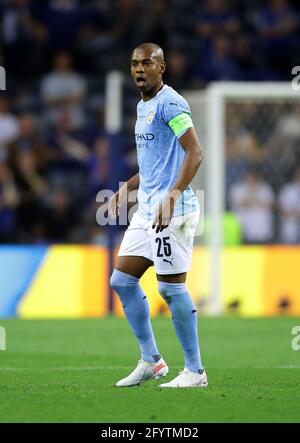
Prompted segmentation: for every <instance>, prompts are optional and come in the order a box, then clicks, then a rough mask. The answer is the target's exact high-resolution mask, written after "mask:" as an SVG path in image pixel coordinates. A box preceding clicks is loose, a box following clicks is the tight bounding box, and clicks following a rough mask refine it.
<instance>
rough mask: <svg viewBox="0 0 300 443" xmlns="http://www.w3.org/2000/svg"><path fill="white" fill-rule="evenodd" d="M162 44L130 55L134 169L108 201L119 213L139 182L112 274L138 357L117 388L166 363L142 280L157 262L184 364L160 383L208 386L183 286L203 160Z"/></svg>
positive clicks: (157, 374)
mask: <svg viewBox="0 0 300 443" xmlns="http://www.w3.org/2000/svg"><path fill="white" fill-rule="evenodd" d="M165 69H166V63H165V61H164V53H163V50H162V49H161V48H160V47H159V46H157V45H156V44H153V43H144V44H142V45H140V46H138V47H137V48H136V49H135V50H134V51H133V53H132V56H131V76H132V78H133V81H134V82H135V84H136V86H137V88H138V89H139V91H140V94H141V100H140V102H139V103H138V105H137V121H136V126H135V140H136V148H137V157H138V165H139V172H138V173H137V174H136V175H134V176H133V177H132V178H130V179H129V180H128V182H127V183H126V184H125V185H123V186H122V187H121V188H120V189H119V191H118V192H116V193H115V194H114V196H113V197H112V198H111V199H110V202H109V213H110V215H111V216H112V217H116V216H117V215H118V213H119V208H120V206H121V205H122V203H124V202H125V201H126V199H127V193H128V191H131V190H134V189H137V188H138V210H137V212H136V213H135V214H134V216H133V217H132V220H131V223H130V225H129V227H128V229H127V231H126V232H125V235H124V238H123V241H122V244H121V246H120V250H119V254H118V259H117V263H116V267H115V269H114V271H113V274H112V276H111V279H110V284H111V286H112V288H113V289H114V290H115V291H116V292H117V294H118V296H119V298H120V300H121V302H122V305H123V309H124V312H125V316H126V318H127V320H128V322H129V324H130V326H131V328H132V330H133V332H134V334H135V336H136V338H137V341H138V343H139V346H140V350H141V359H140V360H139V362H138V365H137V367H136V368H135V369H134V371H133V372H132V373H131V374H129V375H128V377H126V378H123V379H122V380H120V381H118V382H117V384H116V386H119V387H125V386H134V385H140V384H142V383H144V382H145V381H147V380H151V379H159V378H161V377H165V376H166V375H167V374H168V372H169V369H168V366H167V364H166V363H165V361H164V359H163V358H162V356H161V355H160V352H159V350H158V347H157V344H156V341H155V338H154V334H153V330H152V326H151V322H150V315H149V304H148V301H147V298H146V296H145V294H144V293H143V291H142V289H141V287H140V284H139V279H140V278H141V276H142V275H143V274H144V272H145V271H146V270H147V269H148V268H149V266H153V264H154V267H155V271H156V275H157V280H158V290H159V293H160V294H161V296H162V297H163V298H164V300H165V301H166V302H167V304H168V307H169V309H170V311H171V314H172V320H173V324H174V327H175V331H176V335H177V337H178V339H179V341H180V344H181V347H182V349H183V353H184V369H183V370H182V371H180V372H179V375H178V376H177V377H176V378H175V379H173V380H171V381H170V382H169V383H164V384H161V385H160V387H162V388H185V387H206V386H207V385H208V382H207V377H206V373H205V370H204V368H203V365H202V362H201V357H200V350H199V343H198V330H197V312H196V309H195V306H194V304H193V302H192V299H191V297H190V295H189V293H188V291H187V288H186V285H185V280H186V273H187V271H188V269H189V266H190V262H191V256H192V247H193V238H194V233H195V229H196V226H197V224H198V219H199V206H198V202H197V199H196V196H195V194H194V193H193V191H192V189H191V187H190V186H189V184H190V182H191V180H192V179H193V177H194V175H195V174H196V172H197V170H198V168H199V166H200V163H201V161H202V153H201V149H200V144H199V141H198V138H197V135H196V132H195V130H194V128H193V122H192V119H191V111H190V108H189V105H188V103H187V102H186V100H185V99H184V98H183V97H182V96H181V95H179V94H178V93H177V92H176V91H175V90H174V89H172V88H171V87H170V86H168V85H165V84H164V83H163V80H162V76H163V73H164V72H165Z"/></svg>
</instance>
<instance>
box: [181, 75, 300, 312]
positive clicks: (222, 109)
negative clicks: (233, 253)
mask: <svg viewBox="0 0 300 443" xmlns="http://www.w3.org/2000/svg"><path fill="white" fill-rule="evenodd" d="M183 95H184V96H186V97H192V111H193V114H194V115H195V114H196V116H197V118H195V117H194V124H195V127H196V130H197V128H198V129H199V126H200V124H199V121H198V119H199V118H200V119H202V120H203V121H205V122H206V128H205V131H204V132H205V134H204V136H203V137H202V134H201V131H199V132H200V134H199V135H200V140H201V141H202V140H203V141H202V145H203V150H204V158H205V208H206V209H205V210H206V213H207V214H208V216H209V220H210V238H209V241H208V244H207V246H208V248H209V255H210V264H209V269H210V294H209V306H208V312H209V313H211V314H213V315H218V314H220V313H222V312H223V306H222V301H221V286H222V265H221V252H222V249H223V247H224V239H223V228H222V218H223V214H224V213H225V210H226V196H225V188H226V183H225V181H226V180H225V178H226V150H225V147H226V142H227V140H226V137H227V135H226V125H227V123H228V122H227V119H228V115H227V114H228V110H227V107H228V104H230V103H234V104H235V106H236V112H238V111H239V104H241V105H240V106H241V107H242V106H243V103H244V104H246V105H247V104H249V103H250V104H251V106H252V107H253V106H254V107H255V106H256V107H258V109H259V106H261V105H266V106H267V107H268V106H271V108H272V106H273V107H274V108H276V107H278V105H280V106H281V107H282V110H281V111H279V112H282V114H284V105H286V106H287V105H289V104H290V103H292V104H295V103H300V92H299V91H296V90H294V89H293V88H292V85H291V83H283V82H268V83H262V82H259V83H253V82H218V83H212V84H210V85H209V87H208V88H207V89H206V90H205V91H204V92H203V91H187V92H186V93H183ZM203 101H205V104H206V105H205V107H203ZM197 102H198V103H199V106H201V109H202V110H205V113H203V114H202V115H199V114H198V115H197ZM271 108H270V109H271ZM277 112H278V111H277ZM271 113H272V111H271ZM257 120H259V113H258V117H257ZM274 121H275V116H274ZM261 124H262V122H260V121H257V125H261ZM201 125H203V122H201Z"/></svg>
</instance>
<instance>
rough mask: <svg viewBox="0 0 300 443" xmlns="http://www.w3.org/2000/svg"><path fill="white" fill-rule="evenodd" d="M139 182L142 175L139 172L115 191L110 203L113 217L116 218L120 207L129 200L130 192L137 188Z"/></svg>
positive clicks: (109, 208) (110, 214)
mask: <svg viewBox="0 0 300 443" xmlns="http://www.w3.org/2000/svg"><path fill="white" fill-rule="evenodd" d="M139 184H140V175H139V173H137V174H135V175H134V176H133V177H131V178H130V179H129V180H128V181H127V182H126V183H124V185H123V186H121V187H120V189H119V190H118V191H117V192H115V193H114V195H113V196H112V197H111V199H110V200H109V203H108V213H109V216H110V217H111V218H116V217H117V216H118V215H119V210H120V207H121V206H122V204H123V203H124V202H126V201H127V200H128V193H129V192H130V191H134V190H135V189H137V188H138V187H139Z"/></svg>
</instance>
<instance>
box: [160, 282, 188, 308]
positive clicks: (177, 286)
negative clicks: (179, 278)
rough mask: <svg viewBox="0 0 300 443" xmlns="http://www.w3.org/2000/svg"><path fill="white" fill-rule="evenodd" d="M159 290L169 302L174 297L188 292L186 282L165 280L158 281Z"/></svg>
mask: <svg viewBox="0 0 300 443" xmlns="http://www.w3.org/2000/svg"><path fill="white" fill-rule="evenodd" d="M158 292H159V293H160V295H161V296H162V297H163V298H164V299H165V300H166V302H167V303H169V302H170V301H171V299H172V297H174V296H176V295H178V294H183V293H185V292H186V286H185V283H166V282H164V281H159V282H158Z"/></svg>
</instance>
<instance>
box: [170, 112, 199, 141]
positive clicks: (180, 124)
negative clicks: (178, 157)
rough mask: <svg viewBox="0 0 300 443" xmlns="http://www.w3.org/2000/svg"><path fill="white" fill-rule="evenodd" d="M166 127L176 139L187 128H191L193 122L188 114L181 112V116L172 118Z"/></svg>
mask: <svg viewBox="0 0 300 443" xmlns="http://www.w3.org/2000/svg"><path fill="white" fill-rule="evenodd" d="M168 125H169V126H170V128H171V129H172V131H173V132H174V134H175V135H176V137H178V136H179V135H180V134H182V132H183V131H185V130H186V129H188V128H192V127H193V126H194V125H193V121H192V119H191V117H190V115H189V114H186V113H185V112H183V113H182V114H178V115H176V117H174V118H172V120H170V121H169V123H168Z"/></svg>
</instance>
